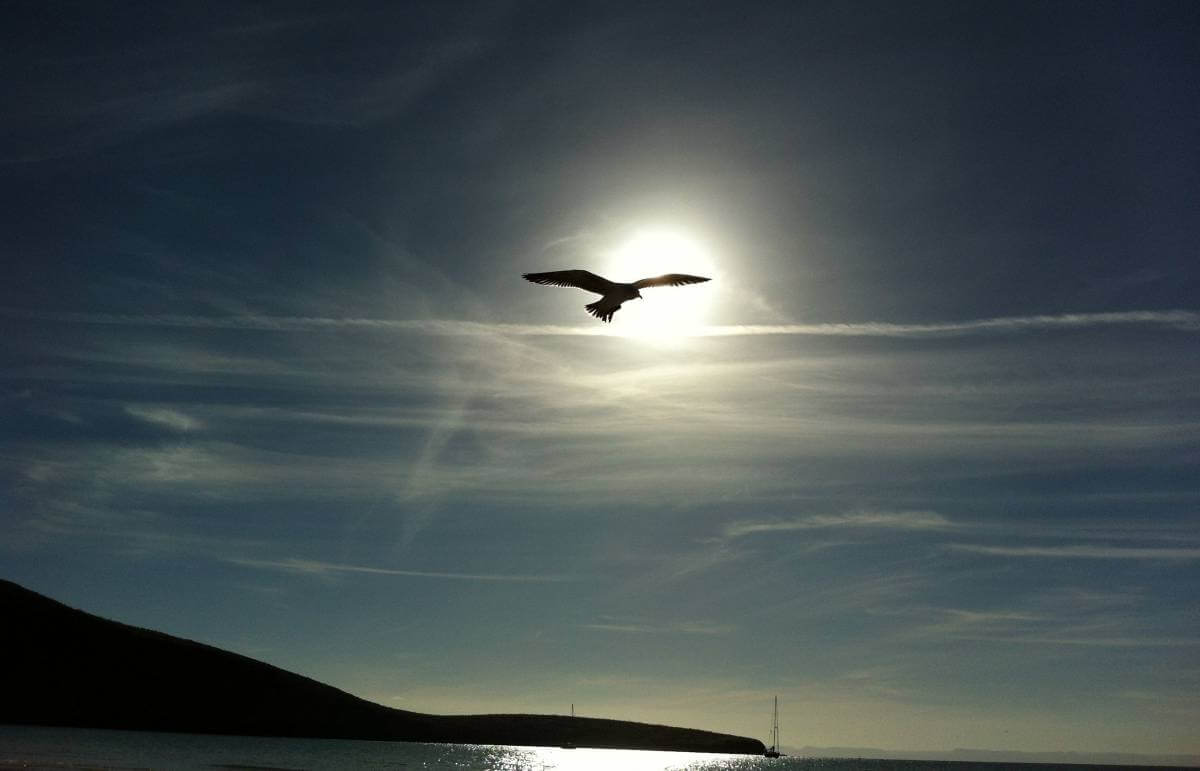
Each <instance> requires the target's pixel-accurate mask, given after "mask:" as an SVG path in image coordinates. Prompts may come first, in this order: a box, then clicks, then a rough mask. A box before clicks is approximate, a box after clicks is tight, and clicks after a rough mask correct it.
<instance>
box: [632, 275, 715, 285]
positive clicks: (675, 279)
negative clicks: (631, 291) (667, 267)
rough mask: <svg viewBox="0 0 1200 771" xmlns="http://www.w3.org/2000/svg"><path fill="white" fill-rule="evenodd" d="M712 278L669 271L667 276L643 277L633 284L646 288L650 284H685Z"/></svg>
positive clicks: (699, 282) (697, 282)
mask: <svg viewBox="0 0 1200 771" xmlns="http://www.w3.org/2000/svg"><path fill="white" fill-rule="evenodd" d="M709 280H710V279H707V278H705V277H704V276H689V275H688V274H686V273H668V274H666V275H665V276H655V277H654V278H643V279H642V280H641V281H634V282H633V285H634V286H635V287H637V288H638V289H645V288H646V287H648V286H683V285H684V284H701V283H704V282H705V281H709Z"/></svg>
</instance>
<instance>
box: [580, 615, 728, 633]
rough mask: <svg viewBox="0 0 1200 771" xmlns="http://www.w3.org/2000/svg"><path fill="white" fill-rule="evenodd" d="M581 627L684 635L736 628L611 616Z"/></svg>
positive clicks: (701, 623) (690, 622)
mask: <svg viewBox="0 0 1200 771" xmlns="http://www.w3.org/2000/svg"><path fill="white" fill-rule="evenodd" d="M580 628H581V629H585V630H587V631H589V632H615V633H618V634H683V635H724V634H729V633H730V632H732V631H733V630H734V629H735V627H734V626H732V625H730V624H715V623H711V622H707V621H677V622H669V623H651V622H646V621H633V620H625V619H611V618H602V619H600V620H598V621H595V622H593V623H590V624H583V625H582V626H581V627H580Z"/></svg>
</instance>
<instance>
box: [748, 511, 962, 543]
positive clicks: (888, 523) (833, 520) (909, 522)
mask: <svg viewBox="0 0 1200 771" xmlns="http://www.w3.org/2000/svg"><path fill="white" fill-rule="evenodd" d="M957 527H959V526H958V525H955V524H954V523H953V522H951V521H950V520H948V519H946V518H945V517H943V516H942V515H941V514H938V513H936V512H932V511H895V512H893V511H872V512H860V513H855V514H840V515H814V516H810V517H801V518H798V519H786V520H771V521H766V522H748V521H741V522H733V523H731V524H730V525H729V526H728V527H726V528H725V535H726V537H728V538H741V537H742V536H747V535H752V534H754V533H780V532H788V531H795V530H824V529H834V528H863V529H884V530H952V529H955V528H957Z"/></svg>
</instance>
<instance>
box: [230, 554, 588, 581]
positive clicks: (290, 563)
mask: <svg viewBox="0 0 1200 771" xmlns="http://www.w3.org/2000/svg"><path fill="white" fill-rule="evenodd" d="M222 562H228V563H231V564H234V565H240V566H242V567H248V568H259V569H263V570H280V571H284V572H287V573H302V574H306V575H317V576H319V575H330V574H336V573H366V574H370V575H381V576H404V577H409V578H437V579H448V580H452V581H498V582H508V583H561V582H564V581H577V580H579V579H578V577H575V576H564V575H519V574H512V573H453V572H441V571H431V570H399V569H395V568H380V567H373V566H369V565H345V564H341V563H336V562H321V561H318V560H303V559H294V558H293V559H285V560H256V559H247V558H242V557H225V558H222Z"/></svg>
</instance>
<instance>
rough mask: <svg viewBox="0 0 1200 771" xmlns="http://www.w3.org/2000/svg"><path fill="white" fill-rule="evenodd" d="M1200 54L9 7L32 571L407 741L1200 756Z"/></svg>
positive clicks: (1180, 18)
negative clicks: (538, 279) (484, 718)
mask: <svg viewBox="0 0 1200 771" xmlns="http://www.w3.org/2000/svg"><path fill="white" fill-rule="evenodd" d="M1198 39H1200V7H1198V6H1197V5H1196V4H1194V3H1187V2H1158V3H1155V2H1145V3H1133V2H1130V3H1107V2H1104V3H1101V2H1087V3H1069V2H1058V3H959V2H954V3H907V4H893V3H798V2H780V3H771V2H763V3H753V4H740V3H724V2H723V3H705V2H687V3H654V4H642V3H612V2H607V3H588V4H584V3H537V2H510V3H498V2H497V3H478V4H472V3H447V2H432V3H427V4H420V3H414V2H406V3H341V4H336V5H331V4H324V3H322V4H318V3H312V4H302V3H281V4H270V3H255V4H251V3H228V4H225V3H214V2H205V3H195V4H185V3H171V4H158V3H88V2H81V3H65V2H64V3H55V4H46V3H9V4H6V5H5V6H4V7H3V9H2V10H0V72H2V73H3V74H2V75H0V98H2V100H3V104H4V105H5V109H4V113H3V119H2V120H0V193H2V200H3V206H2V207H0V236H2V240H0V244H2V245H3V246H2V249H3V252H2V254H3V263H2V264H3V274H2V275H3V281H0V325H2V328H3V330H4V334H3V335H2V336H0V376H2V380H0V480H2V486H0V518H2V519H0V527H2V528H3V532H4V533H5V535H6V537H5V538H3V539H0V568H2V570H0V572H2V573H3V575H4V576H5V577H9V578H12V579H15V580H17V581H21V582H24V583H26V584H28V585H30V586H31V587H32V588H34V589H38V590H41V591H45V592H47V593H51V594H53V595H55V596H57V597H58V598H60V599H63V600H64V601H67V602H69V603H72V604H76V605H80V606H84V607H87V608H89V609H92V610H95V611H98V612H101V613H104V614H106V615H110V616H113V617H117V618H120V619H121V620H125V621H130V622H132V623H137V624H142V625H146V626H153V627H156V628H161V629H163V630H165V631H168V632H173V633H177V634H184V635H186V636H190V637H193V638H196V639H201V640H204V641H206V642H212V643H214V644H218V645H222V646H224V647H229V648H233V649H235V650H239V651H241V652H244V653H248V654H250V655H255V656H258V657H260V658H264V659H267V660H270V661H272V662H273V663H276V664H279V665H281V666H285V667H289V668H293V669H296V670H298V671H301V672H303V673H304V674H308V675H311V676H313V677H317V678H318V679H322V680H325V681H327V682H330V683H332V684H334V685H337V686H339V687H342V688H345V689H347V690H350V691H353V692H355V693H358V694H361V695H364V696H366V697H368V698H372V699H376V700H379V701H381V702H384V703H388V704H393V705H396V706H403V707H406V708H410V709H418V710H428V711H448V712H468V711H498V710H527V711H539V712H548V711H563V710H564V708H565V706H566V705H568V704H570V703H571V702H575V703H576V704H578V705H580V707H581V711H582V712H584V713H590V714H603V715H610V716H619V717H629V718H635V719H648V720H654V721H656V722H671V723H686V724H693V725H699V726H702V727H706V728H713V729H717V730H728V731H741V732H747V733H751V734H754V735H759V734H762V733H763V732H764V730H765V728H766V727H767V724H766V720H767V718H768V717H769V715H768V711H769V697H770V695H772V694H774V693H776V692H778V693H779V694H780V695H781V699H782V700H783V701H784V703H786V704H789V705H792V710H793V711H794V713H795V715H796V717H795V719H796V721H797V722H798V723H800V725H797V726H796V727H795V728H794V729H793V730H792V731H790V732H789V733H790V734H791V736H792V737H793V741H795V742H796V744H797V745H799V744H802V743H810V744H826V745H832V744H841V745H846V744H860V745H875V746H887V747H894V748H914V747H920V748H932V749H936V748H940V747H953V746H966V745H970V746H994V747H999V746H1009V747H1013V748H1017V749H1113V750H1134V751H1175V752H1192V753H1200V745H1197V744H1196V741H1195V738H1194V737H1193V733H1194V726H1195V724H1196V722H1197V718H1200V702H1198V701H1197V699H1196V696H1195V695H1194V694H1195V693H1197V692H1200V667H1198V666H1197V662H1198V660H1197V652H1198V650H1200V627H1198V625H1197V616H1196V612H1195V609H1196V605H1195V599H1194V598H1195V596H1196V592H1197V589H1200V586H1198V585H1197V584H1198V579H1200V573H1198V572H1197V562H1198V560H1200V532H1198V530H1197V519H1196V511H1197V510H1196V505H1197V502H1198V500H1200V486H1198V485H1197V483H1196V481H1195V477H1196V473H1195V472H1196V465H1197V461H1198V460H1200V442H1198V441H1197V427H1198V426H1200V410H1198V407H1200V402H1198V400H1197V397H1196V394H1197V393H1200V365H1198V364H1197V357H1196V351H1197V332H1198V330H1200V316H1198V315H1197V311H1198V309H1197V305H1198V303H1197V298H1198V297H1200V259H1197V257H1198V256H1200V255H1198V253H1197V244H1198V243H1200V207H1198V206H1197V205H1196V201H1197V200H1198V198H1200V195H1198V194H1200V149H1198V148H1200V143H1198V142H1197V141H1196V137H1197V136H1200V53H1198V51H1200V47H1198V46H1197V45H1196V41H1197V40H1198ZM647 245H649V246H647ZM664 266H665V267H664ZM676 266H678V267H676ZM563 268H587V269H591V270H595V271H597V272H600V273H604V274H606V275H611V277H612V278H615V279H622V280H633V279H636V278H639V277H641V276H642V275H648V274H652V273H654V272H661V271H663V270H681V271H685V272H702V273H705V275H712V276H713V278H714V280H713V281H712V282H710V283H708V284H704V285H701V286H697V287H682V288H678V289H652V290H647V292H646V299H645V300H644V301H636V302H632V303H629V304H627V306H626V307H625V308H624V309H623V310H622V311H621V312H620V313H619V314H618V315H617V316H616V318H615V319H614V321H613V323H612V324H611V325H610V326H609V327H604V326H603V325H602V324H601V323H600V322H598V321H595V320H594V319H591V318H589V317H587V316H586V315H585V314H584V313H583V309H582V308H581V307H579V306H581V305H583V304H584V302H587V301H588V299H587V298H588V297H590V295H585V294H583V293H581V292H579V291H577V290H574V289H549V288H544V287H536V286H533V285H531V284H528V283H526V282H523V281H521V279H520V274H521V273H522V272H524V271H531V270H532V271H539V270H553V269H563ZM655 313H658V314H659V315H654V314H655ZM598 332H604V333H605V334H597V333H598ZM801 715H803V717H801Z"/></svg>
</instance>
